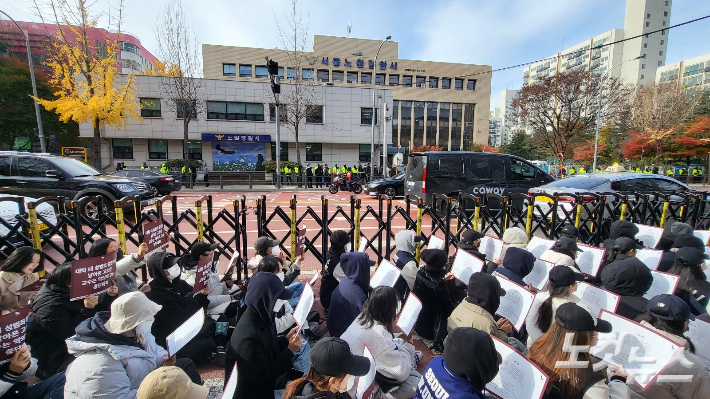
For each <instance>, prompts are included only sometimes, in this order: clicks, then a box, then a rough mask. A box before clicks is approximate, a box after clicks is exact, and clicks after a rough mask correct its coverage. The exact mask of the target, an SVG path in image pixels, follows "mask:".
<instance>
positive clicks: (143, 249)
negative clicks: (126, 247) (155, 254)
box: [89, 238, 148, 296]
mask: <svg viewBox="0 0 710 399" xmlns="http://www.w3.org/2000/svg"><path fill="white" fill-rule="evenodd" d="M111 252H116V280H115V281H116V286H117V287H118V296H121V295H123V294H127V293H129V292H133V291H137V290H138V273H136V269H138V268H139V267H143V266H145V257H146V255H147V254H148V244H146V243H142V244H141V245H140V246H138V251H137V252H136V253H134V254H130V255H129V256H124V255H123V250H122V249H121V248H120V247H119V245H118V243H117V242H116V241H114V240H112V239H110V238H99V239H98V240H96V241H94V243H93V244H91V248H90V249H89V258H93V257H96V256H104V255H106V254H109V253H111Z"/></svg>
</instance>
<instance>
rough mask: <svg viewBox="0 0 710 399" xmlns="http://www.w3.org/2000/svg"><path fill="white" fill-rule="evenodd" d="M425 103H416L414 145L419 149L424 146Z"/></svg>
mask: <svg viewBox="0 0 710 399" xmlns="http://www.w3.org/2000/svg"><path fill="white" fill-rule="evenodd" d="M425 104H426V103H425V102H424V101H415V102H414V141H412V145H413V146H414V147H419V146H420V145H422V144H424V105H425Z"/></svg>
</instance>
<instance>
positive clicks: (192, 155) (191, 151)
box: [187, 140, 202, 161]
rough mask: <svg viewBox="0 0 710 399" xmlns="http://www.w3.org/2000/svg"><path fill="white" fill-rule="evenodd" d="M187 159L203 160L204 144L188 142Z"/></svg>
mask: <svg viewBox="0 0 710 399" xmlns="http://www.w3.org/2000/svg"><path fill="white" fill-rule="evenodd" d="M187 159H197V160H200V161H201V160H202V142H201V141H193V140H189V141H188V142H187Z"/></svg>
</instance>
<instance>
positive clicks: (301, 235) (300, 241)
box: [296, 224, 306, 256]
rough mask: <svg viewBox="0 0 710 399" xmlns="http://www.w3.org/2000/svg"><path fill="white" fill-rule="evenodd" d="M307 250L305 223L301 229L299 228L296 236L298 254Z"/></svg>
mask: <svg viewBox="0 0 710 399" xmlns="http://www.w3.org/2000/svg"><path fill="white" fill-rule="evenodd" d="M304 252H306V225H305V224H304V225H303V227H301V229H300V230H298V236H297V237H296V256H301V255H303V253H304Z"/></svg>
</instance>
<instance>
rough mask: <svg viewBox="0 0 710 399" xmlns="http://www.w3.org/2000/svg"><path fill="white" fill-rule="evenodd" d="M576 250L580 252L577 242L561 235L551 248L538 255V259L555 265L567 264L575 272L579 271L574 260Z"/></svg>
mask: <svg viewBox="0 0 710 399" xmlns="http://www.w3.org/2000/svg"><path fill="white" fill-rule="evenodd" d="M577 252H581V250H580V249H579V247H578V246H577V242H576V241H575V240H574V239H572V238H569V237H567V236H562V237H560V238H558V239H557V241H556V242H555V244H554V245H553V246H552V248H550V249H548V250H547V251H545V252H543V253H542V255H540V260H544V261H545V262H550V263H552V264H553V265H555V266H569V267H571V268H572V269H573V270H574V271H575V272H577V273H581V271H580V270H579V266H577V261H576V260H575V259H577Z"/></svg>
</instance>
